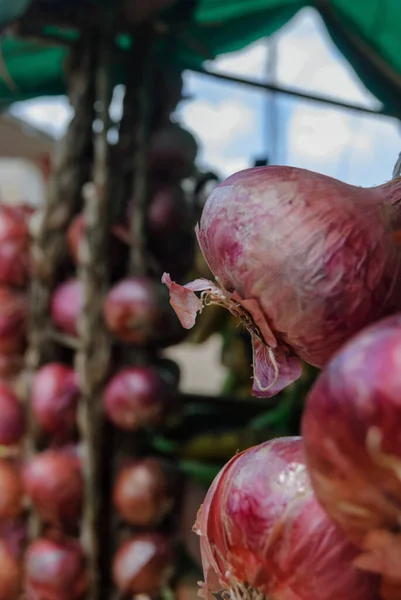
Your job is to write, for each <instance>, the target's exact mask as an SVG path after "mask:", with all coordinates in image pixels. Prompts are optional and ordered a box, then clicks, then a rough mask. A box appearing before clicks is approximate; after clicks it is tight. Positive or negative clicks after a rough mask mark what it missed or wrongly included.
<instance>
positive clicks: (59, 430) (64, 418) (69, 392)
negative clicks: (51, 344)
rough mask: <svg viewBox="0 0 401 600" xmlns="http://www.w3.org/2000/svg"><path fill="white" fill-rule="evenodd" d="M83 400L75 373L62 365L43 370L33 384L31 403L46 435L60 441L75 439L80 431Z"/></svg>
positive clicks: (45, 367)
mask: <svg viewBox="0 0 401 600" xmlns="http://www.w3.org/2000/svg"><path fill="white" fill-rule="evenodd" d="M79 396H80V390H79V387H78V381H77V375H76V373H75V371H74V369H72V368H71V367H67V366H66V365H63V364H61V363H50V364H47V365H45V366H44V367H42V368H41V369H39V371H37V373H36V374H35V377H34V380H33V384H32V392H31V403H32V411H33V414H34V416H35V418H36V420H37V422H38V423H39V425H40V426H41V427H42V429H43V431H46V432H47V433H49V434H51V435H53V436H55V438H56V439H57V440H59V441H68V440H69V439H71V437H72V436H73V434H74V432H75V431H76V412H77V404H78V399H79ZM0 410H1V409H0Z"/></svg>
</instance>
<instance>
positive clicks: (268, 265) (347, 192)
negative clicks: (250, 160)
mask: <svg viewBox="0 0 401 600" xmlns="http://www.w3.org/2000/svg"><path fill="white" fill-rule="evenodd" d="M400 199H401V179H397V180H394V181H391V182H389V183H387V184H384V185H382V186H378V187H376V188H366V189H364V188H357V187H354V186H350V185H347V184H345V183H342V182H340V181H337V180H335V179H332V178H330V177H326V176H324V175H319V174H317V173H313V172H311V171H306V170H303V169H297V168H293V167H277V166H268V167H258V168H253V169H247V170H245V171H241V172H240V173H236V174H235V175H232V176H231V177H229V178H228V179H227V180H226V181H224V182H223V183H221V184H220V185H218V186H217V187H216V188H215V189H214V190H213V192H212V194H211V195H210V196H209V198H208V200H207V202H206V205H205V207H204V209H203V212H202V217H201V221H200V224H199V226H198V228H197V236H198V242H199V245H200V247H201V249H202V251H203V254H204V257H205V259H206V261H207V263H208V265H209V267H210V270H211V271H212V273H213V275H214V277H215V279H216V283H217V285H216V284H214V283H212V282H210V281H209V282H208V281H206V280H196V281H195V282H192V284H189V285H187V286H185V287H184V288H182V287H181V288H180V287H179V286H177V285H176V284H174V283H173V282H171V281H170V279H169V276H168V274H165V275H164V282H165V283H166V284H167V285H168V286H169V288H170V294H171V302H172V304H173V306H174V308H175V309H176V312H177V314H178V315H179V317H180V319H181V322H182V324H183V326H184V327H187V328H190V327H192V326H193V324H194V322H195V315H196V312H197V311H199V310H200V309H201V308H202V302H201V301H200V300H199V299H198V298H197V297H196V296H195V294H194V293H193V292H201V291H205V292H207V295H208V299H209V301H211V302H218V303H220V304H223V305H224V306H225V307H226V308H228V310H230V311H231V312H233V314H235V315H237V316H238V317H240V318H242V320H243V321H244V323H245V325H246V326H247V327H248V329H249V331H250V333H251V335H252V340H253V346H254V361H253V362H254V385H253V393H254V395H256V396H267V397H269V396H273V395H274V394H276V393H277V392H279V391H280V390H281V389H283V388H284V387H285V386H286V385H288V384H289V383H291V382H293V381H295V380H296V379H297V378H298V377H299V376H300V374H301V367H300V362H299V359H301V360H303V361H305V362H307V363H309V364H311V365H313V366H315V367H319V368H321V367H324V365H325V364H326V363H327V361H328V360H329V359H330V357H331V356H332V355H333V354H334V352H335V351H337V350H338V349H339V348H340V347H341V345H342V344H343V343H344V342H346V341H347V340H348V339H349V338H350V337H351V336H352V335H353V334H355V333H356V332H358V331H359V330H361V329H362V328H363V327H365V326H367V325H369V324H370V323H372V322H374V321H376V320H377V319H379V318H381V317H383V316H386V315H388V314H392V313H395V312H397V310H399V309H401V294H399V289H400V286H401V253H400V252H399V249H398V248H397V246H396V243H395V242H394V238H393V232H394V230H396V229H399V227H400V220H401V219H400V208H399V203H400Z"/></svg>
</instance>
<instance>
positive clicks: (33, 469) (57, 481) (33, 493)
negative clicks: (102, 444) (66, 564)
mask: <svg viewBox="0 0 401 600" xmlns="http://www.w3.org/2000/svg"><path fill="white" fill-rule="evenodd" d="M23 482H24V486H25V490H26V493H27V494H28V496H29V497H30V499H31V501H32V503H33V504H34V506H35V507H36V509H37V511H38V512H39V514H40V515H41V517H42V519H43V520H45V521H46V522H48V523H51V524H54V525H57V526H58V525H60V524H62V525H64V524H65V525H67V526H72V525H75V524H76V523H77V521H78V520H79V516H80V512H81V507H82V499H83V479H82V472H81V465H80V461H79V459H78V457H77V456H75V455H74V454H72V453H68V452H64V451H62V450H46V451H45V452H42V453H40V454H37V455H36V456H35V457H34V458H32V459H31V460H30V461H29V462H28V464H27V465H26V466H25V468H24V471H23Z"/></svg>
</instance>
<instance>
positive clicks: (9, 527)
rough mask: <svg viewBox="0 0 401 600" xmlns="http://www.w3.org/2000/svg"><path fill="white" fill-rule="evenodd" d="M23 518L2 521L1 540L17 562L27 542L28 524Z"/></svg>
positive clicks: (0, 527)
mask: <svg viewBox="0 0 401 600" xmlns="http://www.w3.org/2000/svg"><path fill="white" fill-rule="evenodd" d="M23 517H24V515H22V517H19V518H18V519H12V520H11V519H6V520H4V521H0V540H1V542H2V543H4V544H5V546H6V548H7V550H8V552H9V553H10V555H11V556H12V557H13V558H14V559H15V560H17V561H19V560H21V558H22V556H23V553H24V549H25V546H26V540H27V523H26V521H25V519H24V518H23ZM0 598H1V593H0Z"/></svg>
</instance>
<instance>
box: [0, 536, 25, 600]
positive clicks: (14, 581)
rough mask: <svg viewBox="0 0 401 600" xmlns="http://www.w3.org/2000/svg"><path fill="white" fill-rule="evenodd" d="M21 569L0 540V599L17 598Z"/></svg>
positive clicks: (11, 599) (19, 589)
mask: <svg viewBox="0 0 401 600" xmlns="http://www.w3.org/2000/svg"><path fill="white" fill-rule="evenodd" d="M21 576H22V569H21V567H20V565H19V564H18V562H17V560H16V559H15V558H14V557H13V556H12V555H11V553H10V552H9V550H8V548H7V544H6V543H5V542H4V541H3V540H0V600H17V598H18V597H19V596H20V591H21Z"/></svg>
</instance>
